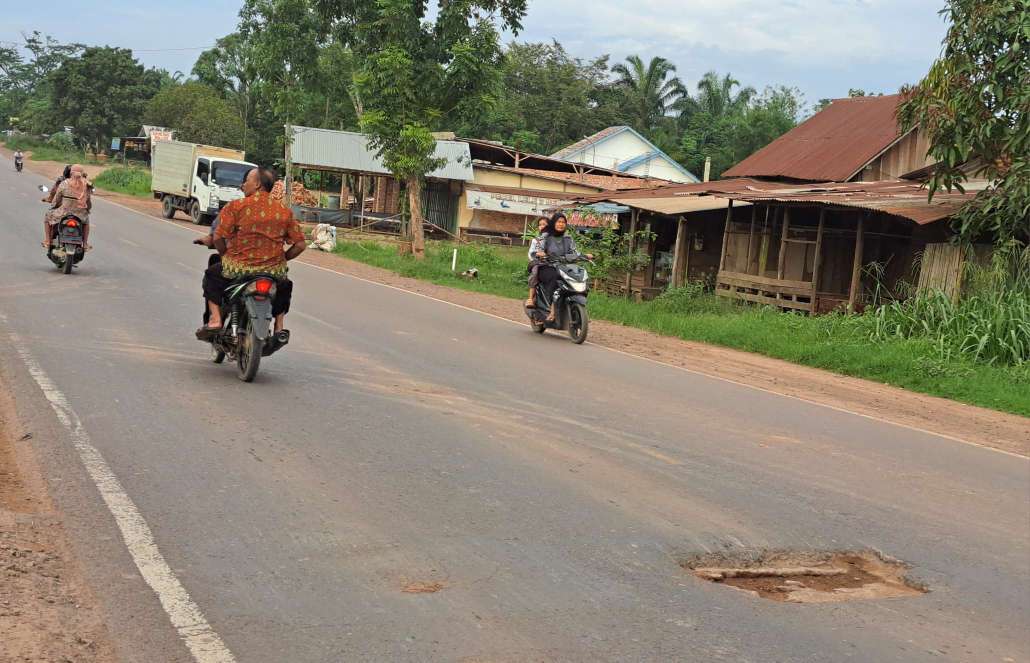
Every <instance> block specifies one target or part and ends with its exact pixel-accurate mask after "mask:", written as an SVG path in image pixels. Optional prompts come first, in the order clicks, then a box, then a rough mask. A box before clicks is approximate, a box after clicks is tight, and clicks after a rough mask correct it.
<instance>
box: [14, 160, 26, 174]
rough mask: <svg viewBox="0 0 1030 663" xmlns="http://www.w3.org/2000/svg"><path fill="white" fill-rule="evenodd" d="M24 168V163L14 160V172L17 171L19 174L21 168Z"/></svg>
mask: <svg viewBox="0 0 1030 663" xmlns="http://www.w3.org/2000/svg"><path fill="white" fill-rule="evenodd" d="M24 166H25V164H24V163H23V162H22V160H21V159H15V160H14V169H15V170H16V171H18V172H19V173H20V172H21V169H22V168H23V167H24Z"/></svg>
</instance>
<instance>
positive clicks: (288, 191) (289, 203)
mask: <svg viewBox="0 0 1030 663" xmlns="http://www.w3.org/2000/svg"><path fill="white" fill-rule="evenodd" d="M292 144H293V131H292V130H291V129H290V125H289V124H287V125H286V154H285V155H284V156H285V157H286V174H285V175H283V204H284V205H285V206H286V209H288V210H290V212H291V213H292V212H293V159H292V157H291V155H290V146H291V145H292Z"/></svg>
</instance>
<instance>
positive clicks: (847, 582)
mask: <svg viewBox="0 0 1030 663" xmlns="http://www.w3.org/2000/svg"><path fill="white" fill-rule="evenodd" d="M682 565H683V567H684V568H685V569H687V570H689V571H690V572H691V573H693V574H694V575H695V576H697V577H698V578H701V579H703V580H708V581H709V582H714V583H717V584H720V585H728V586H730V587H734V588H736V589H740V590H744V591H747V592H750V593H752V594H755V595H757V596H760V597H762V598H766V599H770V600H773V601H783V602H788V603H838V602H841V601H858V600H867V599H885V598H898V597H902V596H918V595H920V594H925V593H926V591H927V590H926V588H925V587H922V586H920V585H919V584H917V583H915V582H912V581H911V580H909V579H908V578H907V577H906V576H905V573H906V571H908V569H909V567H908V565H907V564H905V563H904V562H901V561H899V560H896V559H893V558H890V557H887V556H885V555H881V554H879V553H876V552H872V551H858V552H851V551H848V552H795V551H775V552H766V551H763V552H750V553H747V552H745V553H742V554H732V555H730V554H722V553H713V554H708V555H699V556H696V557H693V558H690V559H688V560H686V561H684V562H683V564H682Z"/></svg>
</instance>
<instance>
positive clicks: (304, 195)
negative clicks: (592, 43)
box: [272, 180, 318, 207]
mask: <svg viewBox="0 0 1030 663" xmlns="http://www.w3.org/2000/svg"><path fill="white" fill-rule="evenodd" d="M290 188H291V189H292V190H293V204H294V205H301V206H303V207H318V194H315V193H312V192H310V191H308V190H307V189H305V188H304V185H303V184H301V183H300V182H298V181H296V180H294V181H293V182H292V186H291V187H290ZM285 191H286V185H285V184H284V183H283V180H279V181H278V182H276V183H275V186H274V187H272V199H273V200H276V201H279V202H280V203H281V202H283V194H284V192H285Z"/></svg>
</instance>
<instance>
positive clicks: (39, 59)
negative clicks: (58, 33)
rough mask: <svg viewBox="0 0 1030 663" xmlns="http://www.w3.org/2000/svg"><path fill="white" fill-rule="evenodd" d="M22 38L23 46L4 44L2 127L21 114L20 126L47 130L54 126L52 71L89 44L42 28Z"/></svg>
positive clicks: (0, 87) (0, 57) (0, 81)
mask: <svg viewBox="0 0 1030 663" xmlns="http://www.w3.org/2000/svg"><path fill="white" fill-rule="evenodd" d="M22 39H23V44H22V45H21V46H15V45H10V46H0V127H6V126H9V124H10V119H11V118H12V117H18V118H19V119H20V120H21V122H20V123H19V127H20V128H22V129H29V130H35V131H37V132H44V133H45V132H46V131H47V130H48V129H50V127H49V126H48V123H49V120H50V113H49V111H50V105H49V97H50V93H49V75H50V74H51V73H52V72H53V71H54V70H56V69H57V68H58V67H60V66H61V64H62V63H64V62H65V61H66V60H68V59H69V58H72V57H75V56H76V55H77V54H78V53H80V52H81V51H82V49H83V48H85V47H84V46H83V45H82V44H63V43H61V42H59V41H57V40H56V39H54V38H53V37H51V36H50V35H43V34H42V33H40V32H38V31H34V32H32V33H31V34H27V35H26V34H23V35H22Z"/></svg>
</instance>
